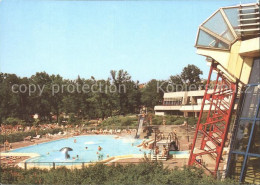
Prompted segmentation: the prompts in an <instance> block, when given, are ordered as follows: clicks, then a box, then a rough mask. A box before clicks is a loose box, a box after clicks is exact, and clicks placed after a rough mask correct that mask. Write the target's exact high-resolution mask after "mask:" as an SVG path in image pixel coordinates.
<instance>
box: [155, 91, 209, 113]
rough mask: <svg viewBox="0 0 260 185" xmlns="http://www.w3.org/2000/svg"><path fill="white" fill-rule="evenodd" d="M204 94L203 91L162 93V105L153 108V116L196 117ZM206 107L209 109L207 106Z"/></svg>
mask: <svg viewBox="0 0 260 185" xmlns="http://www.w3.org/2000/svg"><path fill="white" fill-rule="evenodd" d="M204 93H205V90H197V91H181V92H170V93H164V95H163V103H162V105H157V106H155V107H154V111H155V115H160V116H164V115H179V116H185V117H190V116H194V117H198V115H199V112H200V109H201V103H202V100H203V96H204ZM206 104H208V102H206ZM206 107H207V108H209V105H206ZM205 111H207V110H206V109H205Z"/></svg>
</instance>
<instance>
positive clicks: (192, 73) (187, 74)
mask: <svg viewBox="0 0 260 185" xmlns="http://www.w3.org/2000/svg"><path fill="white" fill-rule="evenodd" d="M202 74H203V72H202V71H201V70H200V69H199V68H198V67H197V66H195V65H193V64H189V65H188V66H187V67H184V68H183V70H182V73H181V79H182V81H183V82H184V83H185V85H186V86H187V87H188V89H187V90H191V89H193V90H197V89H198V87H199V84H200V83H201V78H200V75H202Z"/></svg>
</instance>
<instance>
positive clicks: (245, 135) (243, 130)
mask: <svg viewBox="0 0 260 185" xmlns="http://www.w3.org/2000/svg"><path fill="white" fill-rule="evenodd" d="M252 125H253V123H252V122H250V121H245V120H243V121H240V122H239V125H238V130H237V134H236V139H235V141H234V148H235V150H236V151H241V152H245V151H246V148H247V145H248V141H249V136H250V132H251V128H252Z"/></svg>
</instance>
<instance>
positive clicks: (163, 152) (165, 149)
mask: <svg viewBox="0 0 260 185" xmlns="http://www.w3.org/2000/svg"><path fill="white" fill-rule="evenodd" d="M167 152H168V150H167V148H166V146H165V145H163V151H162V157H165V156H166V154H167Z"/></svg>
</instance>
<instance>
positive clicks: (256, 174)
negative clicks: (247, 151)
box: [244, 157, 260, 184]
mask: <svg viewBox="0 0 260 185" xmlns="http://www.w3.org/2000/svg"><path fill="white" fill-rule="evenodd" d="M245 169H246V171H245V178H244V179H245V180H244V182H246V183H250V184H259V183H260V157H248V159H247V166H246V168H245Z"/></svg>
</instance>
